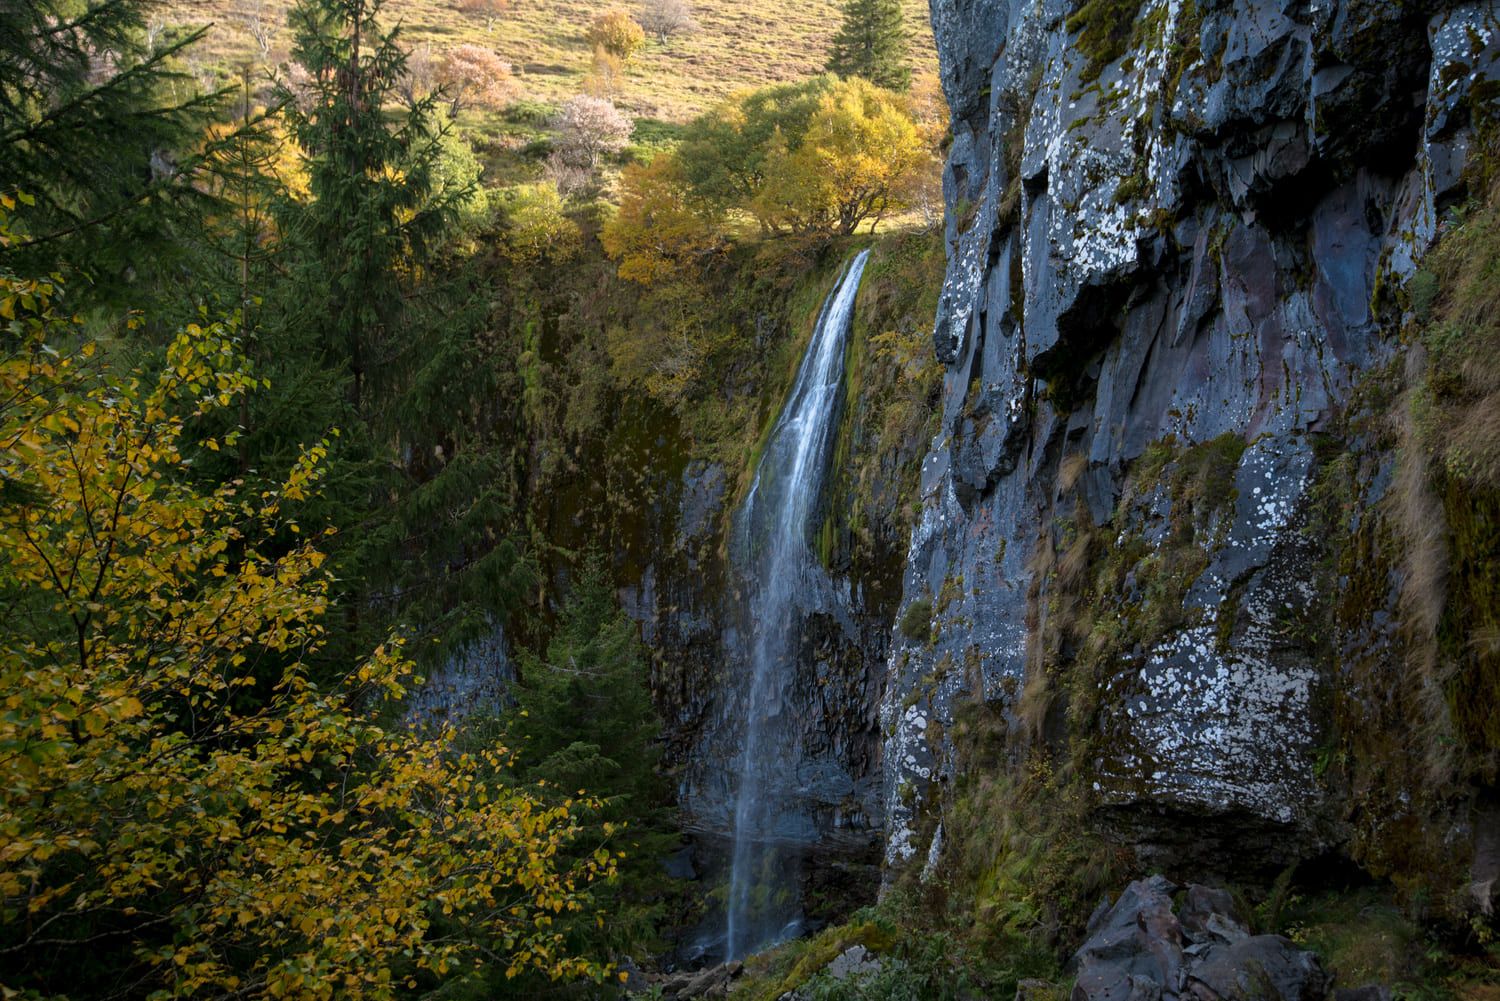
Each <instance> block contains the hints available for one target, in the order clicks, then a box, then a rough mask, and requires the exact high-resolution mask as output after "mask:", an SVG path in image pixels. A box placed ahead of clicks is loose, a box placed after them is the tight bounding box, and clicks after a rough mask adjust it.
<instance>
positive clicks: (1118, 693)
mask: <svg viewBox="0 0 1500 1001" xmlns="http://www.w3.org/2000/svg"><path fill="white" fill-rule="evenodd" d="M932 18H933V24H934V27H935V29H936V35H937V41H938V46H939V53H940V57H941V63H942V82H943V86H944V88H945V90H946V93H947V96H948V99H949V102H950V104H951V108H952V113H953V133H954V136H953V144H952V147H951V151H950V153H949V156H948V162H947V167H946V174H945V180H944V184H945V193H946V198H947V202H948V206H949V212H948V221H947V234H946V236H947V240H948V245H949V264H948V273H947V279H946V284H945V286H944V289H943V293H942V299H941V303H940V306H939V309H938V315H937V318H936V324H935V331H934V339H935V347H936V350H937V354H938V357H939V359H940V360H941V361H942V363H943V364H944V365H945V366H946V377H945V382H944V389H943V396H942V417H941V427H940V430H939V432H938V434H937V436H936V438H935V440H934V441H933V443H932V446H931V450H930V453H929V455H928V456H927V459H926V461H925V463H924V465H923V469H922V509H921V515H920V519H919V523H918V525H917V526H916V528H915V529H914V531H913V535H912V538H911V542H910V550H909V554H908V559H907V565H906V570H905V578H904V594H903V598H902V601H901V618H900V621H901V626H900V628H898V629H896V630H895V633H894V638H893V641H892V644H891V652H890V655H889V663H888V674H887V679H886V685H885V691H884V696H883V702H882V707H881V717H882V727H883V734H884V738H885V743H884V769H883V786H884V821H885V837H886V861H887V864H888V866H889V867H890V871H891V872H892V873H895V872H899V871H901V870H902V869H903V868H905V867H906V866H907V864H908V863H909V861H910V860H912V859H914V858H915V859H917V860H918V861H920V860H921V859H922V858H925V857H928V856H929V854H931V855H932V856H933V857H934V858H935V857H936V855H937V854H938V853H937V850H936V849H935V848H934V847H933V846H934V845H935V844H938V843H939V842H938V838H939V836H940V830H941V823H942V814H943V799H944V794H943V789H944V788H945V787H947V785H948V783H950V782H951V781H952V780H953V779H954V778H955V777H956V776H958V775H960V773H961V772H962V769H963V762H962V761H961V760H960V759H959V757H958V756H957V755H956V753H955V740H954V734H955V732H956V728H958V729H962V727H963V725H964V724H963V718H962V717H963V711H964V707H965V706H971V705H975V704H979V705H984V706H987V707H989V708H990V709H991V710H992V711H993V712H994V714H995V715H997V716H998V717H999V719H1000V720H1001V723H1000V726H1001V727H1002V729H1004V730H1005V731H1006V733H1007V737H1008V740H1009V742H1010V745H1011V746H1012V747H1017V746H1021V747H1024V746H1048V747H1051V748H1052V749H1053V751H1054V752H1056V754H1057V757H1058V759H1059V760H1061V761H1064V762H1066V768H1067V774H1068V776H1069V777H1070V781H1071V782H1072V783H1073V784H1074V785H1075V786H1076V787H1077V788H1078V789H1079V790H1080V791H1081V793H1082V794H1083V795H1084V796H1086V797H1087V799H1088V802H1089V809H1090V815H1091V816H1092V817H1093V818H1095V819H1096V820H1097V821H1098V822H1099V824H1100V826H1101V828H1102V829H1104V830H1106V831H1107V832H1108V833H1110V834H1111V835H1112V836H1113V837H1114V838H1115V839H1117V840H1118V841H1119V842H1121V843H1123V844H1126V845H1128V846H1129V847H1130V848H1131V850H1132V851H1134V852H1135V853H1136V857H1137V858H1138V859H1140V860H1141V862H1142V863H1143V865H1144V866H1146V867H1155V866H1160V867H1165V868H1167V869H1169V870H1173V869H1178V870H1191V871H1194V872H1201V871H1217V872H1224V871H1228V870H1234V871H1252V870H1253V871H1259V872H1264V871H1268V870H1269V871H1275V870H1279V869H1280V868H1282V867H1284V866H1285V865H1286V864H1287V863H1288V862H1289V861H1294V860H1296V859H1297V858H1303V857H1307V856H1309V855H1311V854H1312V853H1315V852H1317V851H1321V850H1324V849H1326V848H1328V847H1330V846H1331V845H1334V844H1336V843H1341V842H1343V841H1345V840H1347V838H1348V837H1349V832H1348V830H1347V828H1346V827H1345V826H1344V817H1345V814H1346V813H1347V811H1346V810H1345V809H1344V808H1343V807H1342V806H1341V805H1340V804H1339V803H1338V802H1334V800H1337V799H1338V797H1339V795H1340V793H1339V791H1338V790H1336V789H1334V788H1333V785H1334V783H1332V782H1331V781H1330V777H1329V775H1328V774H1327V771H1328V761H1327V760H1326V759H1327V752H1328V748H1329V747H1330V741H1332V740H1333V736H1332V735H1331V728H1332V727H1333V726H1334V725H1335V716H1336V715H1337V713H1336V712H1335V710H1334V709H1333V708H1331V707H1332V706H1335V705H1336V704H1337V703H1338V702H1339V700H1340V699H1341V698H1342V697H1344V696H1345V695H1346V694H1347V692H1346V691H1345V690H1343V687H1342V686H1345V685H1346V683H1347V677H1345V676H1344V675H1342V674H1341V673H1340V667H1339V665H1340V664H1341V663H1343V662H1344V655H1345V654H1347V652H1348V650H1349V648H1350V646H1351V644H1354V643H1355V642H1356V639H1355V636H1356V634H1359V635H1363V636H1365V638H1366V640H1367V641H1368V642H1367V644H1366V645H1367V646H1369V645H1373V647H1382V646H1383V643H1384V640H1382V639H1381V637H1385V636H1386V633H1385V632H1383V631H1382V630H1389V629H1390V628H1392V627H1391V626H1390V622H1391V621H1392V620H1393V619H1394V618H1395V617H1396V615H1397V610H1396V608H1395V604H1396V599H1395V597H1394V595H1395V594H1396V592H1398V591H1399V590H1400V581H1399V576H1400V575H1399V573H1398V572H1397V571H1394V570H1392V571H1391V573H1390V574H1389V575H1387V576H1386V577H1382V578H1381V581H1380V582H1379V586H1378V587H1377V588H1376V590H1377V592H1378V593H1377V594H1376V595H1375V597H1374V598H1373V599H1372V600H1371V601H1370V602H1369V603H1368V605H1367V607H1364V608H1362V609H1360V610H1359V612H1358V614H1357V615H1340V616H1335V615H1334V614H1333V613H1332V612H1331V611H1330V608H1331V605H1330V600H1331V599H1332V598H1334V597H1336V596H1337V595H1338V594H1339V593H1340V592H1341V591H1342V590H1343V589H1346V588H1348V587H1349V586H1350V581H1349V577H1348V576H1347V574H1346V575H1343V576H1340V573H1339V571H1338V569H1337V568H1334V569H1330V556H1329V546H1328V539H1327V537H1326V536H1327V531H1326V530H1327V527H1328V526H1327V523H1326V521H1325V520H1320V519H1323V517H1324V516H1323V515H1322V514H1320V512H1322V511H1324V510H1325V507H1326V505H1324V500H1325V499H1326V498H1325V497H1324V493H1325V492H1326V491H1325V490H1324V487H1325V485H1326V481H1327V470H1328V468H1329V464H1330V462H1331V461H1332V457H1334V456H1339V455H1347V454H1350V452H1351V451H1353V450H1356V449H1357V448H1358V441H1359V436H1358V435H1357V434H1356V433H1354V432H1353V431H1351V425H1350V420H1351V419H1350V415H1351V414H1352V413H1353V412H1354V411H1356V410H1357V409H1358V406H1359V404H1358V398H1359V392H1360V391H1361V389H1362V387H1367V386H1368V384H1369V381H1370V380H1371V379H1373V378H1376V377H1378V376H1379V374H1380V373H1383V372H1388V371H1391V370H1392V369H1393V368H1399V365H1394V366H1393V364H1392V363H1393V359H1395V360H1398V361H1399V360H1400V356H1401V355H1402V353H1403V349H1402V347H1401V342H1400V339H1399V337H1398V331H1399V328H1400V324H1401V320H1402V316H1403V305H1402V302H1403V295H1402V292H1401V290H1402V289H1403V288H1404V286H1405V285H1406V284H1407V282H1408V281H1409V280H1410V279H1411V278H1412V276H1413V275H1414V274H1416V273H1417V270H1418V268H1419V265H1420V261H1421V258H1422V255H1423V254H1424V252H1425V251H1426V250H1427V249H1428V247H1429V246H1430V245H1431V243H1432V241H1433V240H1434V239H1435V237H1436V236H1437V235H1438V233H1439V230H1440V228H1441V225H1442V222H1441V220H1442V219H1443V216H1444V212H1445V211H1446V210H1447V209H1448V207H1450V206H1451V205H1453V204H1455V203H1456V202H1458V201H1459V200H1461V199H1462V198H1463V197H1464V196H1465V193H1466V186H1465V185H1466V177H1467V176H1468V175H1467V174H1466V166H1472V163H1471V159H1472V156H1473V155H1474V154H1473V151H1474V148H1475V147H1476V143H1477V141H1478V140H1477V139H1476V135H1478V134H1479V133H1480V132H1482V131H1483V130H1484V129H1487V128H1488V127H1489V124H1488V123H1489V120H1490V115H1491V113H1492V102H1493V98H1494V84H1493V78H1494V77H1495V76H1496V73H1497V69H1496V57H1497V55H1500V4H1493V3H1468V4H1462V3H1432V4H1413V3H1403V2H1396V0H1388V2H1381V0H1358V2H1356V0H1331V2H1318V3H1313V2H1294V0H1246V2H1238V3H1229V2H1225V0H1196V2H1195V0H1140V2H1137V0H1087V2H1077V0H1073V2H1069V0H1009V2H1007V0H932ZM1367 444H1368V443H1367ZM1362 454H1363V458H1364V461H1363V462H1362V463H1361V464H1360V465H1359V468H1360V470H1361V472H1360V474H1359V475H1358V476H1357V477H1355V480H1356V482H1355V484H1354V486H1352V487H1351V488H1350V493H1349V497H1348V502H1347V503H1346V504H1345V505H1344V506H1343V507H1342V508H1341V511H1342V512H1343V513H1341V514H1340V515H1339V518H1340V519H1341V520H1340V523H1339V528H1340V530H1341V531H1342V530H1348V529H1350V528H1351V527H1352V526H1353V523H1356V522H1357V521H1358V519H1359V518H1360V512H1361V511H1362V510H1364V509H1366V508H1368V507H1369V506H1371V505H1374V504H1376V503H1377V502H1378V501H1380V499H1381V498H1382V497H1383V496H1384V494H1385V493H1386V492H1387V490H1388V489H1389V484H1390V481H1391V477H1392V473H1393V466H1394V460H1393V458H1392V456H1391V453H1390V451H1389V450H1387V451H1385V452H1382V451H1381V450H1380V448H1378V447H1375V446H1373V445H1372V446H1371V447H1369V448H1367V449H1366V450H1365V452H1364V453H1362ZM1371 636H1375V637H1376V639H1375V640H1374V641H1369V638H1370V637H1371ZM1390 669H1391V670H1392V671H1394V672H1395V673H1396V677H1397V678H1398V683H1399V675H1400V671H1401V670H1402V668H1401V666H1400V665H1399V664H1397V665H1393V666H1391V668H1390ZM1456 823H1457V822H1456ZM1454 832H1457V833H1458V834H1462V833H1463V827H1462V824H1461V823H1458V824H1457V826H1456V827H1455V828H1454V829H1453V831H1450V832H1449V833H1450V834H1451V833H1454Z"/></svg>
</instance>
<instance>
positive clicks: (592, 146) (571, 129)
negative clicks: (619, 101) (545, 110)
mask: <svg viewBox="0 0 1500 1001" xmlns="http://www.w3.org/2000/svg"><path fill="white" fill-rule="evenodd" d="M553 125H554V126H555V127H556V128H557V132H558V137H557V149H558V151H559V152H560V153H561V154H562V156H563V159H565V160H566V161H567V162H568V163H570V164H573V165H574V166H579V167H588V168H589V169H593V168H594V167H597V166H598V165H599V160H600V158H601V157H603V156H605V155H606V154H609V153H618V152H619V151H620V150H622V149H624V148H625V144H626V143H627V142H629V141H630V133H631V132H632V131H633V126H632V123H631V121H630V117H629V116H628V115H626V114H624V113H623V112H621V111H620V110H619V109H618V108H616V107H615V104H614V102H613V101H611V100H609V99H608V98H603V97H590V96H589V95H587V94H579V95H578V96H577V97H572V98H569V99H568V101H567V102H566V103H565V104H563V106H562V110H561V111H560V112H558V115H557V118H556V119H555V120H554V122H553Z"/></svg>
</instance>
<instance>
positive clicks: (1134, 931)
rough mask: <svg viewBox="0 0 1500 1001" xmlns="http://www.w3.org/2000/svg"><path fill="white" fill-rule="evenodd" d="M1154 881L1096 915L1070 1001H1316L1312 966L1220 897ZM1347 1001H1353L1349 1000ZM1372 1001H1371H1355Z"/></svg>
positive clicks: (1318, 990)
mask: <svg viewBox="0 0 1500 1001" xmlns="http://www.w3.org/2000/svg"><path fill="white" fill-rule="evenodd" d="M1176 893H1177V886H1176V884H1174V883H1172V882H1171V881H1170V880H1168V879H1166V878H1164V877H1162V876H1153V877H1151V878H1150V879H1143V880H1138V881H1136V882H1134V883H1131V884H1130V885H1129V886H1128V887H1126V889H1125V892H1124V893H1122V894H1121V895H1120V899H1119V900H1117V901H1116V902H1115V903H1114V905H1113V906H1112V907H1108V908H1101V909H1100V911H1099V912H1098V913H1096V914H1095V916H1094V919H1093V920H1092V921H1091V922H1090V924H1089V937H1088V940H1087V941H1085V942H1084V944H1083V946H1082V948H1080V949H1079V950H1078V952H1077V954H1076V955H1075V956H1074V959H1073V962H1074V964H1075V965H1076V967H1077V970H1078V977H1077V981H1076V982H1075V984H1074V987H1073V995H1072V1001H1177V999H1184V1001H1324V999H1325V998H1327V997H1328V990H1329V986H1330V980H1329V977H1328V974H1327V973H1325V972H1324V971H1323V968H1322V966H1321V965H1320V964H1319V962H1318V959H1317V957H1316V956H1314V955H1313V954H1312V953H1310V952H1306V951H1304V950H1301V949H1299V948H1298V947H1297V946H1296V944H1295V943H1293V942H1292V941H1291V940H1290V939H1287V938H1283V937H1282V936H1280V935H1253V934H1251V933H1250V929H1249V926H1248V924H1247V923H1246V921H1245V919H1244V917H1243V916H1242V915H1241V914H1240V913H1239V911H1238V908H1237V907H1236V906H1235V903H1234V899H1233V898H1232V897H1231V896H1230V895H1229V894H1228V893H1226V892H1225V891H1223V890H1220V889H1213V888H1210V887H1205V886H1197V885H1194V886H1189V887H1188V888H1187V891H1186V892H1185V893H1184V894H1183V895H1182V899H1181V904H1180V905H1178V904H1175V903H1174V895H1175V894H1176ZM1350 1001H1355V999H1350ZM1359 1001H1375V999H1359Z"/></svg>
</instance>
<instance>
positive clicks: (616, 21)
mask: <svg viewBox="0 0 1500 1001" xmlns="http://www.w3.org/2000/svg"><path fill="white" fill-rule="evenodd" d="M586 37H587V38H588V43H589V45H591V46H593V47H594V48H598V49H603V50H604V51H605V52H608V53H610V54H611V55H614V56H618V57H620V58H621V59H623V60H626V61H627V62H628V61H629V60H630V57H631V56H634V55H635V54H636V53H637V52H638V51H640V49H641V48H642V47H643V46H645V44H646V33H645V32H644V31H642V30H641V26H640V25H639V24H637V23H636V22H635V18H633V17H631V16H630V15H629V14H627V13H625V12H624V11H623V10H612V11H610V12H609V13H607V14H601V15H599V16H598V17H597V18H595V19H594V23H593V24H591V25H589V31H588V35H587V36H586Z"/></svg>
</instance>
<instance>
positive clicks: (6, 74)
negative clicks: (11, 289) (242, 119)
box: [0, 0, 223, 305]
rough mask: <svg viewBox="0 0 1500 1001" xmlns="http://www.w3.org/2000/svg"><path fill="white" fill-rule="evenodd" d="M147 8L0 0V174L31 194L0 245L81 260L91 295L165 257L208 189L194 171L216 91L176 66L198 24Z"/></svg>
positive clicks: (26, 257) (45, 259) (0, 181)
mask: <svg viewBox="0 0 1500 1001" xmlns="http://www.w3.org/2000/svg"><path fill="white" fill-rule="evenodd" d="M149 9H150V4H149V3H148V2H147V0H0V24H3V25H4V26H5V28H4V30H3V31H0V186H3V187H4V189H5V190H18V191H20V192H22V193H24V194H25V195H27V196H28V197H29V198H30V199H34V200H35V204H34V205H32V206H30V207H29V208H28V209H27V211H26V212H25V213H24V214H23V216H22V217H21V218H19V219H18V220H17V226H16V228H17V232H16V234H15V239H14V241H13V242H12V244H11V246H10V247H8V248H7V249H6V251H5V254H4V257H5V259H6V261H8V262H9V264H10V265H11V266H12V267H13V268H17V269H21V270H25V271H30V272H32V273H51V272H54V271H58V270H61V269H63V268H64V267H65V266H66V265H68V264H72V265H74V266H84V265H86V266H87V270H88V273H89V282H88V283H87V286H85V283H81V282H80V283H74V287H75V289H78V290H79V293H80V294H82V293H83V291H84V289H85V287H87V289H88V290H89V297H90V299H91V300H93V301H99V300H100V299H107V298H109V297H110V295H111V293H115V292H119V291H120V290H121V289H120V287H121V286H122V285H123V284H124V283H126V282H129V281H140V280H141V279H142V278H143V277H145V275H146V274H148V273H149V272H150V271H151V270H152V269H153V267H155V266H158V265H160V264H161V263H162V262H163V261H164V260H165V259H167V258H169V257H171V256H175V254H176V253H177V251H180V250H181V241H180V239H179V238H178V237H179V236H180V235H181V234H183V233H187V232H191V231H192V230H193V229H194V228H195V222H194V220H195V219H196V218H198V217H199V214H200V213H201V211H202V209H203V208H204V205H203V203H204V202H205V201H208V200H209V199H207V198H206V196H205V194H204V192H203V191H202V190H201V188H200V187H199V186H198V185H197V183H196V181H197V180H198V179H199V176H200V171H199V168H200V167H201V166H202V164H203V163H204V160H205V155H204V154H205V150H204V149H203V140H204V138H205V136H204V130H205V128H206V127H207V125H208V124H209V122H210V121H211V120H212V118H213V117H214V116H215V114H216V113H217V112H218V110H219V108H220V107H221V105H222V96H223V95H222V94H219V93H204V92H203V91H201V90H200V89H199V88H198V86H197V85H196V83H195V82H194V81H193V80H192V79H191V77H190V76H189V75H188V74H187V73H185V72H183V71H182V69H181V66H180V57H181V55H182V54H183V52H184V51H185V50H186V49H187V48H188V47H190V46H191V45H193V44H194V43H195V42H197V41H198V39H200V38H201V37H202V36H203V34H204V31H206V30H207V29H202V30H198V31H188V32H183V31H174V30H171V29H167V28H163V27H161V26H160V25H151V24H148V21H147V11H148V10H149ZM117 298H118V297H117ZM77 303H78V300H77V299H75V305H76V304H77Z"/></svg>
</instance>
